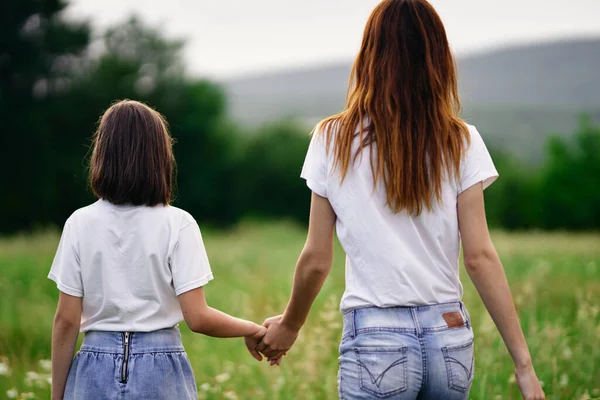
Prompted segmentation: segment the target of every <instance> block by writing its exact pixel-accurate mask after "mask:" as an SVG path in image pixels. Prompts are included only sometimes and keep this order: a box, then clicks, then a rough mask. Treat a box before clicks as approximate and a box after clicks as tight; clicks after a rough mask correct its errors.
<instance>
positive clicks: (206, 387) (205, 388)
mask: <svg viewBox="0 0 600 400" xmlns="http://www.w3.org/2000/svg"><path fill="white" fill-rule="evenodd" d="M200 390H202V391H203V392H208V391H209V390H210V383H203V384H202V385H200Z"/></svg>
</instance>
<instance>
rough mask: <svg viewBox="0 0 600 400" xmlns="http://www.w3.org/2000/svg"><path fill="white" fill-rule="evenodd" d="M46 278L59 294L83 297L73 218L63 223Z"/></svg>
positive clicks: (77, 243) (75, 228)
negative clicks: (51, 282) (53, 284)
mask: <svg viewBox="0 0 600 400" xmlns="http://www.w3.org/2000/svg"><path fill="white" fill-rule="evenodd" d="M48 278H49V279H51V280H53V281H54V282H55V283H56V286H57V287H58V290H60V291H61V292H63V293H66V294H68V295H71V296H75V297H83V282H82V280H81V263H80V261H79V241H78V235H77V227H76V225H75V222H74V221H73V217H71V218H69V219H68V220H67V222H66V223H65V226H64V228H63V232H62V235H61V237H60V243H59V244H58V250H56V255H55V256H54V261H53V262H52V267H51V268H50V273H49V274H48Z"/></svg>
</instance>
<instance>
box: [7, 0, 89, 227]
mask: <svg viewBox="0 0 600 400" xmlns="http://www.w3.org/2000/svg"><path fill="white" fill-rule="evenodd" d="M65 6H66V2H64V1H60V0H19V1H5V2H2V3H1V4H0V120H1V121H2V123H1V124H0V149H2V156H1V157H0V171H2V196H0V208H1V209H2V210H3V211H2V215H1V218H0V231H2V232H10V231H14V230H17V229H23V228H28V227H31V226H33V225H34V224H36V223H46V222H49V221H52V220H53V216H54V215H55V214H56V211H57V207H58V204H57V202H58V198H59V191H58V190H57V182H58V181H60V179H61V177H60V176H59V175H58V173H57V171H56V169H55V168H54V166H55V165H56V164H57V163H59V162H60V159H61V158H62V157H63V156H64V155H65V154H64V153H63V151H62V150H61V149H59V148H56V143H55V140H54V139H55V138H56V136H57V135H59V134H61V132H59V131H58V130H57V125H56V122H57V121H56V119H55V118H54V116H53V115H52V113H51V112H49V110H50V109H51V105H52V106H56V105H58V104H61V103H62V102H63V100H64V95H65V92H66V91H68V88H69V86H70V84H71V79H70V75H71V73H72V70H73V69H74V68H76V67H77V66H78V65H79V64H80V63H81V58H82V54H83V52H84V50H85V49H86V48H87V45H88V43H89V27H88V25H87V23H85V22H83V23H75V22H66V21H65V20H64V19H62V18H61V15H62V14H61V13H62V11H63V10H64V8H65Z"/></svg>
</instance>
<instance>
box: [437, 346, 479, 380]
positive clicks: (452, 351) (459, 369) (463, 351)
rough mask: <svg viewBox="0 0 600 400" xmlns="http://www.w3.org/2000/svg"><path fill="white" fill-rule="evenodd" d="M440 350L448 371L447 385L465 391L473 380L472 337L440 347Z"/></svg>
mask: <svg viewBox="0 0 600 400" xmlns="http://www.w3.org/2000/svg"><path fill="white" fill-rule="evenodd" d="M442 352H443V353H444V361H445V362H446V372H447V373H448V387H449V388H450V389H454V390H458V391H459V392H466V391H467V390H469V388H470V387H471V383H472V382H473V372H474V365H475V358H474V356H473V339H471V340H469V341H468V342H467V343H464V344H459V345H455V346H446V347H442Z"/></svg>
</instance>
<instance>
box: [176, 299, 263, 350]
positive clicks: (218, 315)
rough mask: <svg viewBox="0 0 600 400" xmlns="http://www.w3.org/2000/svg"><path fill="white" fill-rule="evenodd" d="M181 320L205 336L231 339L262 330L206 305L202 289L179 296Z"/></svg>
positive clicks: (255, 325) (254, 333) (253, 324)
mask: <svg viewBox="0 0 600 400" xmlns="http://www.w3.org/2000/svg"><path fill="white" fill-rule="evenodd" d="M179 304H180V306H181V312H182V313H183V318H184V319H185V322H186V323H187V325H188V327H189V328H190V329H191V330H192V331H194V332H196V333H202V334H204V335H207V336H213V337H220V338H231V337H245V336H253V335H256V334H258V333H259V332H261V331H262V330H263V329H262V327H261V326H260V325H258V324H255V323H254V322H250V321H246V320H243V319H239V318H235V317H232V316H231V315H228V314H225V313H224V312H221V311H219V310H215V309H214V308H212V307H209V306H208V304H206V298H205V297H204V289H203V288H198V289H193V290H190V291H189V292H185V293H183V294H181V295H180V296H179Z"/></svg>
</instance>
